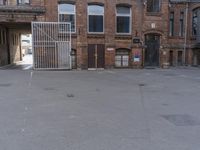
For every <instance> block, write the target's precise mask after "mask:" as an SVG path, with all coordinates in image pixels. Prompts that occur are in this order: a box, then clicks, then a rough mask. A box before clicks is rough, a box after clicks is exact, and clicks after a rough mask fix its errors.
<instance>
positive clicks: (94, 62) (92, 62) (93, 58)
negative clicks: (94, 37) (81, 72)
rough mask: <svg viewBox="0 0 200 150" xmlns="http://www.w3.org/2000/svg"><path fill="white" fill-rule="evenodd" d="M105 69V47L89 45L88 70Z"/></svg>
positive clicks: (102, 45)
mask: <svg viewBox="0 0 200 150" xmlns="http://www.w3.org/2000/svg"><path fill="white" fill-rule="evenodd" d="M104 67H105V45H104V44H89V45H88V68H89V69H96V68H104Z"/></svg>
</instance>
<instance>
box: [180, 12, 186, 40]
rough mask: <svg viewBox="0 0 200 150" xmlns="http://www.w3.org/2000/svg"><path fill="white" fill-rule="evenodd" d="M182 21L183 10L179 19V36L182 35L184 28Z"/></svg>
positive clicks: (183, 17)
mask: <svg viewBox="0 0 200 150" xmlns="http://www.w3.org/2000/svg"><path fill="white" fill-rule="evenodd" d="M184 21H185V12H184V11H181V12H180V19H179V36H180V37H183V36H184V29H185V25H184Z"/></svg>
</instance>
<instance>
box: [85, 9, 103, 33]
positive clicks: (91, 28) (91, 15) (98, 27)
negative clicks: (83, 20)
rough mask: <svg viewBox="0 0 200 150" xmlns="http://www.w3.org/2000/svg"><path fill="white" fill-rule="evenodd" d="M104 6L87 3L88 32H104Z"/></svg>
mask: <svg viewBox="0 0 200 150" xmlns="http://www.w3.org/2000/svg"><path fill="white" fill-rule="evenodd" d="M103 26H104V7H103V6H99V5H88V32H89V33H95V32H96V33H103V32H104V27H103Z"/></svg>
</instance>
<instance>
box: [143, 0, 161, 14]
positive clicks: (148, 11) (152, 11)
mask: <svg viewBox="0 0 200 150" xmlns="http://www.w3.org/2000/svg"><path fill="white" fill-rule="evenodd" d="M147 1H148V0H147ZM154 1H155V0H152V3H153V4H154ZM158 1H159V10H158V11H155V10H154V9H152V10H151V11H150V10H148V2H147V3H146V12H147V13H153V14H154V13H160V12H161V8H162V7H161V4H162V0H158ZM153 4H152V5H153ZM153 6H154V5H153ZM154 8H155V7H154Z"/></svg>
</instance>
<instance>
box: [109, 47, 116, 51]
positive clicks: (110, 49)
mask: <svg viewBox="0 0 200 150" xmlns="http://www.w3.org/2000/svg"><path fill="white" fill-rule="evenodd" d="M114 50H115V49H114V48H112V47H108V48H107V51H114Z"/></svg>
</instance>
